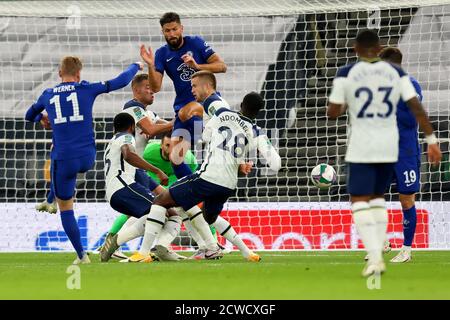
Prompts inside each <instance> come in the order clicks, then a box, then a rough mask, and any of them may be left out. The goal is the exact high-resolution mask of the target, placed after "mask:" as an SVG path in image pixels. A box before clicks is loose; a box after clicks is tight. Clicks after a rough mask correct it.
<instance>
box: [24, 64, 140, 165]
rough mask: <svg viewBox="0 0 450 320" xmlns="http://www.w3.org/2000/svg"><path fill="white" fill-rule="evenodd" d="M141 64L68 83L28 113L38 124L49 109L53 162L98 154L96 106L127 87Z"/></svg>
mask: <svg viewBox="0 0 450 320" xmlns="http://www.w3.org/2000/svg"><path fill="white" fill-rule="evenodd" d="M138 69H139V66H138V65H137V64H131V65H130V66H129V67H128V69H127V70H125V71H124V72H122V73H121V74H120V75H119V76H118V77H116V78H114V79H112V80H109V81H105V82H96V83H89V82H87V81H81V82H64V83H60V84H58V85H57V86H55V87H54V88H49V89H46V90H45V91H44V92H43V93H42V95H41V96H40V97H39V99H38V101H37V102H36V103H34V104H33V105H32V106H31V107H30V108H29V109H28V111H27V114H26V116H25V118H26V119H27V120H28V121H38V120H39V119H40V118H39V116H38V115H39V114H40V113H41V112H42V111H43V110H44V109H45V111H46V112H47V114H48V118H49V120H50V124H51V127H52V131H53V135H52V139H53V149H52V154H51V157H52V159H53V160H65V159H73V158H80V157H83V156H86V155H89V154H95V151H96V149H95V137H94V123H93V117H92V107H93V104H94V101H95V98H96V97H97V96H98V95H99V94H102V93H107V92H110V91H113V90H117V89H120V88H123V87H125V86H126V85H127V84H128V83H129V82H130V81H131V80H132V79H133V76H134V75H135V74H136V72H137V71H138Z"/></svg>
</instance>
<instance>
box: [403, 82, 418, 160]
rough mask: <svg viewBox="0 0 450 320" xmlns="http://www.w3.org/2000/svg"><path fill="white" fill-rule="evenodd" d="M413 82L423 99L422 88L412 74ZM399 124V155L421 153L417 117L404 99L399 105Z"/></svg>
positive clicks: (408, 155) (406, 155) (409, 155)
mask: <svg viewBox="0 0 450 320" xmlns="http://www.w3.org/2000/svg"><path fill="white" fill-rule="evenodd" d="M410 79H411V83H412V84H413V86H414V88H415V89H416V92H417V97H418V98H419V100H420V101H422V98H423V97H422V88H421V87H420V84H419V83H418V82H417V80H416V79H414V78H413V77H411V76H410ZM397 125H398V130H399V135H400V142H399V157H400V158H403V157H411V156H417V155H420V145H419V140H418V139H419V137H418V132H417V129H418V124H417V121H416V117H415V116H414V114H413V113H412V112H411V110H410V109H409V108H408V106H407V105H406V103H405V102H404V101H403V100H400V101H399V103H398V106H397Z"/></svg>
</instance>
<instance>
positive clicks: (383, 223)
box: [369, 198, 388, 250]
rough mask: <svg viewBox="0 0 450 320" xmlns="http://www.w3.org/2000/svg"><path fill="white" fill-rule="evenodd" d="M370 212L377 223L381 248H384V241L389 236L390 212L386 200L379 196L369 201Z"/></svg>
mask: <svg viewBox="0 0 450 320" xmlns="http://www.w3.org/2000/svg"><path fill="white" fill-rule="evenodd" d="M369 206H370V213H371V214H372V216H373V219H374V220H375V223H376V225H377V238H378V242H379V245H380V250H383V247H384V242H385V241H386V237H387V234H386V232H387V224H388V212H387V210H386V201H385V200H384V199H381V198H378V199H373V200H370V201H369Z"/></svg>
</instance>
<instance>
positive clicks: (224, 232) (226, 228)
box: [213, 216, 252, 258]
mask: <svg viewBox="0 0 450 320" xmlns="http://www.w3.org/2000/svg"><path fill="white" fill-rule="evenodd" d="M213 226H214V227H216V229H217V231H218V232H219V234H220V235H221V236H222V237H225V239H227V240H228V241H230V242H231V243H232V244H234V245H235V246H236V247H238V248H239V250H240V251H241V253H242V255H243V256H244V258H247V257H248V256H249V255H250V253H252V251H251V250H250V249H249V248H248V247H247V245H246V244H245V243H244V241H242V239H241V237H239V235H238V234H237V233H236V231H235V230H234V228H233V227H232V226H231V224H230V223H229V222H228V221H227V220H225V219H224V218H222V217H221V216H218V217H217V220H216V222H214V223H213Z"/></svg>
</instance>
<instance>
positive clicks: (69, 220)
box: [61, 210, 84, 259]
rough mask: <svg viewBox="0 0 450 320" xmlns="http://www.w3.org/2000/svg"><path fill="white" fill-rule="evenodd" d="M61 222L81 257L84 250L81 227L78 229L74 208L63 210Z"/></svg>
mask: <svg viewBox="0 0 450 320" xmlns="http://www.w3.org/2000/svg"><path fill="white" fill-rule="evenodd" d="M61 222H62V225H63V228H64V231H65V232H66V234H67V237H68V238H69V240H70V242H71V243H72V246H73V247H74V248H75V251H76V252H77V255H78V257H79V258H80V259H81V258H82V257H83V253H84V251H83V246H82V244H81V236H80V229H78V224H77V220H75V216H74V213H73V210H67V211H61Z"/></svg>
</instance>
